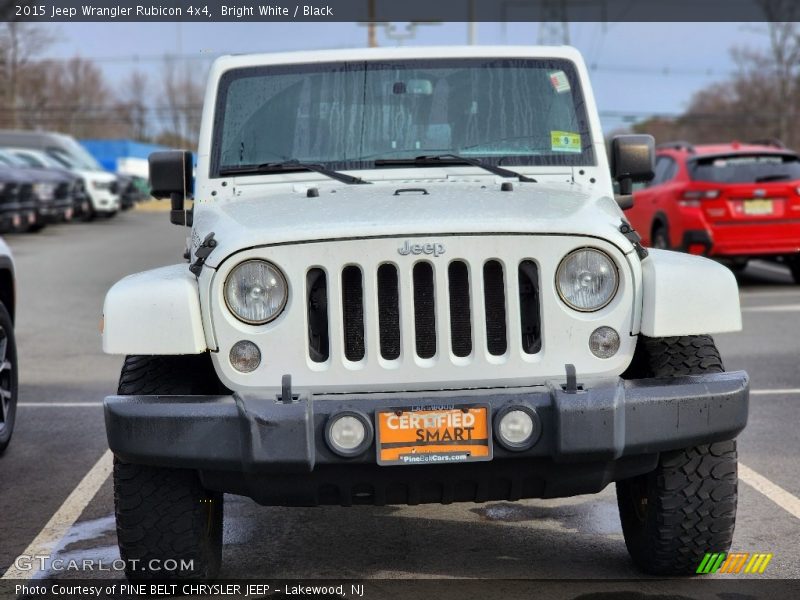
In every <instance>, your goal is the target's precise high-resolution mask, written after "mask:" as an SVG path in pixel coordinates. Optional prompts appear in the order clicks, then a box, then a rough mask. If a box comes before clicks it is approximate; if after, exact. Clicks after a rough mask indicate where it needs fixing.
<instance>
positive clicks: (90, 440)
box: [0, 212, 800, 589]
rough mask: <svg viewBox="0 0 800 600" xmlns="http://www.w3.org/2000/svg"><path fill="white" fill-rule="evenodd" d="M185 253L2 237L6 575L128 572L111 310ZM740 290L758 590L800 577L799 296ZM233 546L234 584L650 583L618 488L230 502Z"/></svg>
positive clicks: (139, 218)
mask: <svg viewBox="0 0 800 600" xmlns="http://www.w3.org/2000/svg"><path fill="white" fill-rule="evenodd" d="M185 236H186V230H182V229H181V228H178V227H174V226H171V225H170V224H169V223H168V219H167V216H166V215H165V214H155V213H142V212H130V213H126V214H122V215H119V216H118V217H117V218H115V219H113V220H109V221H101V222H97V223H90V224H83V223H81V224H74V225H70V226H68V227H58V228H49V229H47V230H45V231H43V232H42V233H41V234H38V235H29V236H16V237H14V236H11V237H9V238H7V241H8V242H9V244H10V245H11V247H12V250H13V252H14V253H15V256H16V259H17V269H18V281H19V289H18V305H19V310H18V320H17V336H18V346H19V362H20V385H21V391H20V408H19V411H18V421H17V429H16V432H15V434H14V439H13V441H12V443H11V446H10V448H9V450H8V451H7V452H6V454H5V455H4V456H3V457H2V458H0V574H2V573H5V572H7V571H8V570H9V569H12V571H11V574H14V572H13V568H12V567H13V566H14V562H15V558H16V557H17V556H19V555H21V554H25V553H30V552H32V551H34V552H46V553H54V554H55V555H57V556H58V557H60V558H66V559H70V558H75V559H77V560H83V559H94V560H97V559H100V558H102V559H105V560H109V561H110V560H113V558H114V557H116V556H117V549H116V540H115V531H114V519H113V506H112V504H113V501H112V500H113V499H112V491H111V482H110V481H109V480H108V479H107V478H106V477H105V475H106V473H107V470H108V465H109V464H110V461H109V457H108V455H107V454H105V453H106V441H105V431H104V425H103V413H102V408H101V403H102V400H103V397H104V396H105V395H106V394H108V393H111V392H113V391H114V390H115V388H116V380H117V376H118V371H119V367H120V364H121V361H122V359H121V357H114V356H105V355H103V354H102V352H101V348H100V334H99V330H98V329H99V321H100V315H101V306H102V300H103V295H104V293H105V291H106V290H107V289H108V287H109V286H110V285H111V284H112V283H113V282H114V281H116V280H117V279H118V278H120V277H122V276H123V275H125V274H128V273H132V272H135V271H140V270H144V269H147V268H151V267H155V266H160V265H164V264H169V263H175V262H179V261H180V260H181V253H182V249H183V240H184V238H185ZM740 286H741V300H742V306H743V318H744V331H743V332H742V333H739V334H735V335H723V336H718V337H717V342H718V345H719V346H720V349H721V351H722V354H723V358H724V360H725V365H726V367H727V368H728V369H729V370H733V369H746V370H747V371H749V373H750V375H751V378H752V390H753V394H752V397H751V413H750V415H751V416H750V423H749V425H748V427H747V429H746V430H745V431H744V433H743V434H742V435H741V437H740V442H739V454H740V488H739V489H740V500H739V502H740V503H739V512H738V521H737V527H736V534H735V538H734V545H733V550H735V551H741V552H769V553H772V554H773V555H774V558H773V559H772V561H771V563H770V564H769V566H768V568H767V569H766V571H765V573H764V574H763V575H760V576H759V577H761V578H783V579H790V578H800V554H798V552H797V547H798V540H799V539H800V500H798V498H800V477H798V467H797V464H798V463H797V460H798V454H800V427H798V415H799V413H798V404H799V403H800V342H799V341H798V340H800V318H798V317H800V286H797V285H794V284H793V283H792V282H791V279H790V277H789V275H788V272H786V271H785V270H784V269H783V268H782V267H780V266H778V265H772V264H767V263H759V264H752V265H751V266H750V267H748V269H747V271H745V273H743V274H742V275H741V276H740ZM95 489H97V493H96V494H94V490H95ZM54 515H55V518H54ZM60 533H65V534H66V535H65V536H64V537H63V538H62V537H61V536H60V535H59V534H60ZM224 544H225V547H224V558H223V561H224V562H223V571H222V577H225V578H238V577H264V578H329V577H331V578H364V577H366V578H414V579H419V578H439V577H458V578H462V577H463V578H473V577H479V578H489V579H528V578H542V579H560V578H590V579H622V580H628V579H630V580H634V579H639V578H640V577H641V575H640V574H639V573H638V572H637V571H636V570H634V568H633V566H632V565H631V563H630V561H629V559H628V555H627V552H626V550H625V546H624V543H623V540H622V532H621V529H620V525H619V521H618V517H617V508H616V500H615V494H614V490H613V487H612V488H609V489H607V490H605V491H604V492H603V493H601V494H599V495H597V496H580V497H576V498H570V499H564V500H547V501H544V500H530V501H525V502H520V503H516V504H512V503H504V502H499V503H489V504H484V505H473V504H458V505H450V506H438V505H436V506H422V507H382V508H371V507H359V508H349V509H346V508H335V507H329V508H328V507H326V508H315V509H286V508H263V507H258V506H257V505H255V504H254V503H253V502H252V501H250V500H248V499H243V498H238V497H228V498H227V501H226V522H225V534H224ZM51 575H53V573H48V571H47V570H46V569H45V570H38V571H35V572H30V573H26V574H25V576H26V577H28V576H31V577H34V578H42V577H48V576H51ZM83 575H89V574H88V573H84V574H83ZM16 576H20V575H19V574H18V573H17V574H16ZM70 576H76V575H74V574H72V575H70ZM77 576H80V575H77ZM91 576H93V577H111V576H114V574H113V573H103V572H100V573H94V574H91ZM632 585H633V586H634V588H635V589H647V586H648V583H647V580H643V581H639V582H632Z"/></svg>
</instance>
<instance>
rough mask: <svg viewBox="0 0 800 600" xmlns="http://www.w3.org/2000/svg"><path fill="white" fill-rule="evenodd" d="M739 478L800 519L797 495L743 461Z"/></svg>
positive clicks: (799, 502)
mask: <svg viewBox="0 0 800 600" xmlns="http://www.w3.org/2000/svg"><path fill="white" fill-rule="evenodd" d="M739 479H741V480H742V481H744V482H745V483H746V484H747V485H749V486H750V487H751V488H753V489H754V490H756V491H757V492H761V493H762V494H763V495H764V496H766V497H767V498H769V499H770V500H772V501H773V502H774V503H775V504H777V505H778V506H780V507H781V508H782V509H783V510H785V511H786V512H788V513H789V514H790V515H792V516H793V517H795V518H797V519H800V498H798V497H797V496H794V495H792V494H790V493H789V492H787V491H786V490H785V489H783V488H782V487H781V486H779V485H776V484H774V483H772V482H771V481H770V480H769V479H767V478H766V477H764V476H763V475H760V474H758V473H756V472H755V471H753V469H751V468H750V467H748V466H746V465H743V464H742V463H739Z"/></svg>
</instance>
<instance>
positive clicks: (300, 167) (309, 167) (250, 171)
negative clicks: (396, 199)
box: [219, 159, 371, 185]
mask: <svg viewBox="0 0 800 600" xmlns="http://www.w3.org/2000/svg"><path fill="white" fill-rule="evenodd" d="M291 171H313V172H314V173H319V174H320V175H325V176H326V177H330V178H331V179H335V180H336V181H341V182H342V183H347V184H350V185H355V184H364V183H371V182H369V181H365V180H363V179H361V178H360V177H354V176H353V175H347V174H346V173H340V172H339V171H334V170H333V169H328V168H326V167H323V166H322V165H318V164H315V163H305V162H300V161H299V160H296V159H292V160H285V161H283V162H275V163H264V164H261V165H243V166H239V167H225V168H222V169H220V171H219V174H220V175H259V174H263V173H286V172H291Z"/></svg>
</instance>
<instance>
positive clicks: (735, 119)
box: [635, 0, 800, 146]
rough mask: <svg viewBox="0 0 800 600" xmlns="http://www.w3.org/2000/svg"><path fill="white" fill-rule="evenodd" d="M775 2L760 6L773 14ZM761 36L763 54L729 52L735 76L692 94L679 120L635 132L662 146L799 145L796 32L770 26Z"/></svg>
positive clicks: (799, 38)
mask: <svg viewBox="0 0 800 600" xmlns="http://www.w3.org/2000/svg"><path fill="white" fill-rule="evenodd" d="M780 2H782V0H765V2H764V4H765V5H769V6H770V8H771V10H777V9H776V6H777V5H778V4H780ZM778 8H780V7H778ZM769 14H771V13H768V16H769ZM776 14H779V13H776ZM798 14H800V13H798ZM765 33H766V35H767V37H768V40H769V43H768V46H767V49H766V50H762V51H755V50H752V49H747V48H741V47H737V48H733V49H732V50H731V54H732V56H733V59H734V61H735V62H736V65H737V71H736V73H735V74H734V75H733V76H732V77H731V78H729V79H728V80H727V81H723V82H720V83H716V84H711V85H709V86H708V87H706V88H705V89H703V90H700V91H699V92H697V93H695V94H694V96H693V97H692V99H691V101H690V103H689V107H688V109H687V110H686V111H685V113H684V114H683V115H681V116H680V117H678V118H676V119H672V120H665V119H649V120H647V121H645V122H643V123H639V124H637V125H636V126H635V130H636V131H640V132H647V133H652V134H654V135H656V136H657V139H660V140H662V141H663V140H666V139H686V140H689V141H693V142H698V143H702V142H721V141H731V140H740V141H750V140H765V139H776V140H778V139H779V140H782V141H783V142H784V143H786V144H787V145H788V146H797V145H798V144H800V123H798V108H797V106H798V103H800V29H799V28H798V25H797V23H795V22H775V21H773V22H770V23H768V24H767V27H766V30H765Z"/></svg>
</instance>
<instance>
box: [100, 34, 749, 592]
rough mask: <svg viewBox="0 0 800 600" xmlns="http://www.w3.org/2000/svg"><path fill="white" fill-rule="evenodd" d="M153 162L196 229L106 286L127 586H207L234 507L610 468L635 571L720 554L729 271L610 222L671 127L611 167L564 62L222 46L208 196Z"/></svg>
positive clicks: (627, 142)
mask: <svg viewBox="0 0 800 600" xmlns="http://www.w3.org/2000/svg"><path fill="white" fill-rule="evenodd" d="M150 169H151V183H152V187H153V193H154V194H155V195H156V196H160V197H169V198H170V199H171V203H172V211H171V220H172V222H173V223H177V224H180V225H186V226H191V227H192V229H191V236H190V238H189V247H188V249H187V254H186V256H187V258H188V261H189V264H186V263H183V264H177V265H174V266H168V267H164V268H160V269H155V270H153V271H148V272H145V273H139V274H137V275H132V276H130V277H127V278H125V279H123V280H121V281H120V282H118V283H117V284H116V285H114V287H113V288H112V289H111V290H110V291H109V292H108V295H107V297H106V300H105V306H104V315H105V330H104V335H103V344H104V349H105V351H106V352H109V353H115V354H124V355H127V358H126V359H125V363H124V366H123V368H122V375H121V377H120V382H119V390H118V393H117V395H116V396H110V397H108V398H107V399H106V403H105V415H106V425H107V431H108V440H109V445H110V447H111V449H112V450H113V452H114V454H115V456H116V464H115V468H114V486H115V501H116V518H117V531H118V537H119V546H120V552H121V555H122V558H123V559H125V560H126V561H129V564H130V565H132V566H130V567H129V568H128V571H127V574H128V576H129V577H131V578H147V577H157V578H163V577H164V576H165V575H166V574H169V575H170V576H174V577H193V578H206V579H207V578H213V577H214V576H215V575H216V574H217V572H218V570H219V567H220V562H221V546H222V520H223V518H222V515H223V493H233V494H242V495H246V496H249V497H251V498H253V499H255V500H256V501H257V502H259V503H261V504H264V505H281V506H309V505H321V504H336V505H343V506H349V505H354V504H380V505H382V504H418V503H424V502H437V503H439V502H441V503H450V502H465V501H466V502H486V501H490V500H518V499H521V498H552V497H563V496H572V495H575V494H587V493H595V492H599V491H601V490H602V489H603V488H605V487H606V486H607V485H608V484H609V483H611V482H616V486H617V496H618V499H619V510H620V516H621V520H622V530H623V532H624V535H625V541H626V544H627V547H628V550H629V551H630V554H631V556H632V558H633V560H634V562H635V563H636V564H637V565H638V566H639V567H640V568H642V569H643V570H645V571H647V572H649V573H658V574H666V573H690V572H694V570H695V569H696V567H697V564H698V563H699V561H700V560H701V558H702V557H703V555H704V554H705V553H706V552H719V551H726V550H727V549H728V547H729V545H730V542H731V536H732V534H733V528H734V518H735V513H736V497H737V489H736V488H737V472H736V442H735V441H734V438H735V437H736V435H737V434H738V433H739V432H740V431H741V430H742V429H743V428H744V426H745V423H746V421H747V411H748V377H747V375H746V373H744V372H731V373H725V372H723V367H722V362H721V360H720V357H719V353H718V352H717V349H716V347H715V346H714V342H713V340H712V338H711V337H709V335H708V334H711V333H718V332H728V331H736V330H738V329H740V327H741V316H740V311H739V300H738V293H737V286H736V281H735V279H734V277H733V275H732V274H731V272H730V271H729V270H728V269H726V268H725V267H723V266H720V265H718V264H716V263H714V262H711V261H709V260H706V259H703V258H699V257H694V256H689V255H685V254H677V253H672V252H667V251H659V250H645V249H644V248H642V247H641V246H640V245H639V243H638V236H637V235H636V233H635V232H634V231H632V230H631V228H630V226H629V225H628V223H627V222H626V221H625V218H624V216H623V212H622V210H621V207H624V206H626V205H628V204H629V203H630V196H629V194H630V189H631V186H632V183H633V182H635V181H640V180H646V179H648V178H650V177H652V169H653V140H652V138H651V137H649V136H623V137H619V138H615V139H614V140H612V142H611V144H610V159H609V158H607V155H606V145H605V142H604V139H603V134H602V131H601V128H600V121H599V118H598V114H597V109H596V107H595V102H594V98H593V96H592V90H591V87H590V85H589V77H588V74H587V71H586V68H585V66H584V63H583V61H582V59H581V57H580V55H579V54H578V52H576V51H575V50H574V49H571V48H566V47H561V48H550V47H548V48H533V47H500V48H491V47H469V48H443V47H439V48H403V49H376V50H365V49H359V50H349V51H326V52H302V53H292V54H271V55H257V56H236V57H223V58H220V59H219V60H217V61H216V62H215V63H214V66H213V67H212V69H211V74H210V78H209V83H208V88H207V92H206V98H205V109H204V112H203V120H202V128H201V134H200V140H199V146H198V156H197V166H196V178H195V181H194V190H193V197H194V205H193V209H192V210H191V211H188V210H185V207H184V200H185V198H187V197H188V196H190V195H191V194H192V171H193V163H192V156H191V154H190V153H188V152H168V153H158V154H155V155H153V156H151V158H150ZM615 181H616V182H617V183H618V185H619V187H620V191H621V194H617V195H615V194H614V191H613V185H614V182H615ZM626 194H628V195H626ZM153 559H156V562H154V563H152V564H156V565H160V564H164V563H163V561H164V560H166V559H173V560H177V561H178V563H181V562H184V561H185V562H188V564H189V565H190V567H189V568H184V569H183V570H176V571H174V572H171V573H167V572H166V571H165V570H157V571H150V570H148V568H147V565H149V564H151V561H152V560H153ZM159 561H161V562H159ZM169 564H172V563H169Z"/></svg>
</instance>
